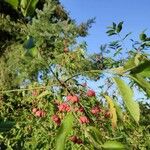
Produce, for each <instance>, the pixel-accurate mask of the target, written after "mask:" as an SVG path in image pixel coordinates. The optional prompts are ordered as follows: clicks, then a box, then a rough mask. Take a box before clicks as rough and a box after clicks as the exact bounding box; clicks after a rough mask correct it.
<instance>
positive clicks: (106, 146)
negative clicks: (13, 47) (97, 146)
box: [102, 141, 125, 150]
mask: <svg viewBox="0 0 150 150" xmlns="http://www.w3.org/2000/svg"><path fill="white" fill-rule="evenodd" d="M102 147H103V148H104V149H110V150H117V149H118V150H119V149H120V150H123V149H125V146H124V145H123V144H121V143H119V142H117V141H107V142H106V143H104V145H102Z"/></svg>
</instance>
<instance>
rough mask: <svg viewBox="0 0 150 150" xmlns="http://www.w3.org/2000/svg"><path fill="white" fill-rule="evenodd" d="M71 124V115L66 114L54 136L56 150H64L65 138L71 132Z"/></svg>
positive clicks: (72, 119)
mask: <svg viewBox="0 0 150 150" xmlns="http://www.w3.org/2000/svg"><path fill="white" fill-rule="evenodd" d="M73 122H74V116H73V115H72V114H71V113H70V114H68V115H67V116H66V117H65V119H64V120H63V123H62V125H61V127H60V129H59V131H58V133H57V136H56V150H64V149H65V143H66V138H67V137H68V135H69V134H70V132H71V130H72V127H73Z"/></svg>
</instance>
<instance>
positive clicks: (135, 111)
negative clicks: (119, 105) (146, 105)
mask: <svg viewBox="0 0 150 150" xmlns="http://www.w3.org/2000/svg"><path fill="white" fill-rule="evenodd" d="M114 81H115V83H116V84H117V86H118V89H119V91H120V94H121V96H122V99H123V101H124V103H125V106H126V108H127V110H128V111H129V113H130V115H131V116H132V117H133V119H134V120H135V122H136V123H138V122H139V119H140V109H139V104H138V103H137V102H135V100H134V99H133V91H132V90H131V88H130V87H129V86H128V85H127V84H126V83H125V82H124V81H123V80H121V79H120V78H118V77H115V78H114Z"/></svg>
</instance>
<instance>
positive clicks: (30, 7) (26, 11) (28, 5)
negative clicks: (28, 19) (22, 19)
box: [20, 0, 39, 16]
mask: <svg viewBox="0 0 150 150" xmlns="http://www.w3.org/2000/svg"><path fill="white" fill-rule="evenodd" d="M38 1H39V0H21V2H20V6H21V11H22V13H23V15H24V16H32V15H33V13H34V11H35V9H36V4H37V3H38Z"/></svg>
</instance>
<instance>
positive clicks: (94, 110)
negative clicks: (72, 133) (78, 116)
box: [91, 107, 101, 115]
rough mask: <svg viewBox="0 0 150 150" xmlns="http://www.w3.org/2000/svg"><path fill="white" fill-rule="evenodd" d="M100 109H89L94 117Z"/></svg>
mask: <svg viewBox="0 0 150 150" xmlns="http://www.w3.org/2000/svg"><path fill="white" fill-rule="evenodd" d="M100 111H101V110H100V108H99V107H93V108H92V109H91V113H92V114H94V115H97V114H98V113H99V112H100Z"/></svg>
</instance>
